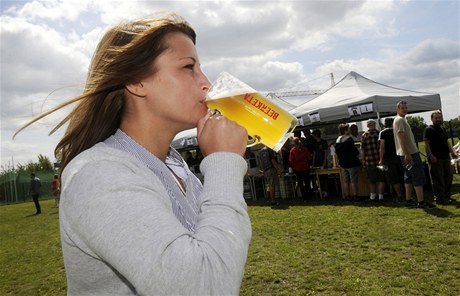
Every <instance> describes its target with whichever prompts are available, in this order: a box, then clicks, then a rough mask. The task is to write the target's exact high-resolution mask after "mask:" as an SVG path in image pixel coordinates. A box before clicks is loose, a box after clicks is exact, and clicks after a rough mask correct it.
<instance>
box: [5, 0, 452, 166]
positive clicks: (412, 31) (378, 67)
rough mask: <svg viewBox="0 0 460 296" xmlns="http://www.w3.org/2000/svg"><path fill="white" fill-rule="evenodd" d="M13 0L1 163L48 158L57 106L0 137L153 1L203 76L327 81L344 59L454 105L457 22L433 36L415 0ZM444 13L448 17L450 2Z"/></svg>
mask: <svg viewBox="0 0 460 296" xmlns="http://www.w3.org/2000/svg"><path fill="white" fill-rule="evenodd" d="M21 3H24V4H23V5H20V4H16V6H11V7H10V8H6V9H5V10H4V11H3V13H2V15H1V16H0V18H1V19H0V21H1V24H2V30H1V32H0V34H1V41H2V42H1V45H0V48H1V65H0V66H1V74H2V76H1V93H0V95H1V100H2V102H1V107H2V110H1V129H2V134H1V136H2V139H1V152H2V155H1V157H2V160H1V161H2V163H3V162H4V158H5V157H6V159H8V157H9V154H15V155H19V154H21V155H23V157H24V158H26V160H27V158H29V159H32V158H36V155H38V154H39V153H41V154H46V155H50V158H51V157H52V150H53V149H54V146H55V145H56V143H57V139H58V137H57V136H53V137H50V138H49V137H47V133H48V132H49V131H50V130H51V126H53V125H54V124H56V123H57V122H58V121H59V119H61V118H62V117H63V114H64V113H63V112H60V113H56V114H55V115H53V116H51V117H49V118H46V119H43V120H41V121H40V123H39V124H37V125H34V126H32V127H30V128H29V129H27V130H26V131H24V132H23V133H21V134H20V135H19V136H18V138H17V140H16V142H11V141H10V140H9V139H10V138H11V135H12V132H13V131H14V130H16V129H17V128H18V127H19V126H20V125H21V124H23V123H24V122H25V121H27V120H28V119H31V118H32V117H33V116H35V115H37V114H38V113H40V112H41V111H42V110H46V109H48V108H51V107H52V106H55V105H57V104H58V103H59V102H62V101H63V100H65V99H68V98H70V97H72V96H74V95H76V94H77V93H78V91H79V90H81V87H82V86H83V84H84V81H85V77H86V71H87V67H88V64H89V61H90V59H91V56H92V53H93V51H94V48H95V47H96V43H97V42H98V40H99V39H100V38H101V36H102V34H103V32H104V31H105V30H106V26H107V25H113V24H114V23H116V22H118V21H120V20H125V19H132V18H137V17H143V16H152V15H155V14H156V12H157V11H175V12H177V13H178V14H180V15H182V16H184V17H185V18H186V19H187V20H188V21H189V22H190V23H191V24H192V26H193V27H194V28H195V30H196V31H197V34H198V38H197V48H198V52H199V54H200V58H201V62H202V65H203V69H204V70H205V72H206V73H207V74H208V76H209V78H211V79H213V78H215V77H216V76H217V74H218V73H219V72H221V71H228V72H230V73H232V74H234V75H235V76H237V77H239V78H241V79H242V80H243V81H245V82H247V83H248V84H250V85H251V86H253V87H254V88H257V89H260V90H262V91H270V90H272V91H273V90H278V89H283V88H291V87H294V86H296V87H297V88H298V87H299V86H301V87H305V88H306V89H325V88H328V87H329V86H330V77H329V76H328V74H329V73H334V76H335V80H336V81H338V80H339V79H341V78H342V77H343V76H344V75H345V74H346V73H348V72H349V71H352V70H353V71H356V72H358V73H360V74H362V75H364V76H366V77H368V78H370V79H373V80H375V81H378V82H381V83H385V84H388V85H391V86H395V87H400V88H406V89H411V90H421V91H433V92H438V93H440V94H441V98H442V100H443V109H444V110H443V111H444V112H445V114H446V118H448V117H450V118H452V117H454V116H457V115H458V114H460V106H459V103H458V102H459V89H460V85H459V83H460V82H459V81H460V73H459V69H460V62H459V60H460V58H459V29H458V26H457V28H446V27H444V28H442V34H439V35H440V36H442V38H443V39H433V37H432V36H434V35H436V32H437V31H436V32H427V28H429V29H431V30H434V26H433V25H429V24H427V22H426V19H417V17H416V15H417V14H416V10H417V9H419V8H423V7H425V5H424V3H423V2H422V3H418V2H417V1H89V0H88V1H82V0H69V1H64V0H59V1H49V0H46V1H45V0H40V1H39V0H35V1H29V2H21ZM452 3H453V4H452ZM2 5H3V3H2ZM439 5H443V4H442V3H441V4H439ZM445 5H448V6H449V9H448V10H447V12H450V13H452V12H453V11H454V10H455V9H456V8H458V3H455V2H450V3H446V4H445ZM452 5H453V7H452ZM457 10H458V9H457ZM424 13H425V14H426V13H427V12H426V11H424ZM452 17H454V18H455V17H456V18H457V20H458V19H459V14H458V12H457V13H456V14H455V13H454V14H452ZM457 24H458V22H457ZM402 28H405V29H402ZM451 32H453V34H452V33H451ZM317 77H322V78H321V79H316V78H317ZM55 90H56V92H53V91H55ZM29 139H30V141H29ZM18 157H19V156H18Z"/></svg>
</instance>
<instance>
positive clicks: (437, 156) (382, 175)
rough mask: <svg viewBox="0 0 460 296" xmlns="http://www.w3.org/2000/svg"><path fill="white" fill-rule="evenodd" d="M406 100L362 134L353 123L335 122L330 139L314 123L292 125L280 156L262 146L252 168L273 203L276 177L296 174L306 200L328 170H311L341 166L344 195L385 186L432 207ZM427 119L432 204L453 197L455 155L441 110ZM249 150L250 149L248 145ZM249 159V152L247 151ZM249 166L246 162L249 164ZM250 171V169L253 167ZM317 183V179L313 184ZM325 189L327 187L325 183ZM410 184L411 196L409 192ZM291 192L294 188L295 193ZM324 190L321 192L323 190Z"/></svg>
mask: <svg viewBox="0 0 460 296" xmlns="http://www.w3.org/2000/svg"><path fill="white" fill-rule="evenodd" d="M407 111H408V106H407V103H406V102H403V101H401V102H399V103H398V104H397V106H396V112H397V115H396V117H394V118H393V117H388V118H385V119H384V122H383V129H381V130H380V129H379V128H378V126H379V124H378V122H377V121H376V120H374V119H369V120H368V121H367V122H366V126H367V130H366V131H364V132H362V133H361V134H360V133H359V132H358V128H357V125H356V124H351V125H349V124H346V123H344V124H340V125H339V126H338V132H339V136H338V137H337V139H335V140H334V141H331V144H330V145H329V144H328V141H326V140H325V139H323V138H322V136H321V131H320V130H319V129H315V130H313V132H311V131H310V130H309V129H306V130H303V131H302V132H303V135H302V132H301V131H295V132H294V135H293V137H292V138H290V139H289V140H288V141H287V142H286V144H285V145H284V147H283V149H282V150H281V151H280V153H279V157H277V156H276V154H275V153H274V152H273V151H271V150H270V149H268V148H267V147H263V148H262V149H261V150H260V151H259V153H258V157H257V158H256V159H257V167H258V170H256V173H255V174H257V173H259V172H260V173H262V174H263V176H264V177H265V181H266V182H265V183H266V184H267V186H268V191H269V192H268V198H269V201H270V202H271V204H272V205H279V203H280V196H281V194H280V178H281V177H282V176H284V175H286V174H290V175H295V179H296V189H298V190H294V192H298V195H299V197H301V198H302V200H304V201H308V200H309V199H311V198H312V197H313V195H314V192H315V191H317V190H319V188H322V189H326V188H327V187H328V186H327V185H328V184H327V183H328V177H327V175H319V176H318V177H319V178H318V179H316V178H312V174H311V173H312V171H313V170H315V169H324V168H330V167H340V168H341V169H342V170H343V171H342V173H343V179H344V182H343V184H342V186H341V188H342V190H343V196H344V199H345V200H348V201H362V200H370V201H383V200H384V199H386V198H387V197H385V195H386V193H387V191H389V193H390V194H391V195H392V196H393V200H395V201H397V202H404V203H405V205H406V206H407V207H417V208H422V209H431V208H434V207H435V205H433V204H432V203H429V202H427V201H425V198H424V192H423V190H424V185H425V184H426V182H427V179H426V172H425V165H424V164H423V162H422V158H421V155H420V151H419V149H418V146H417V143H416V142H415V137H414V134H413V132H412V129H411V127H410V125H409V124H408V122H407V120H406V118H405V116H406V114H407ZM431 120H432V124H431V125H429V126H428V127H427V128H426V129H425V131H424V136H423V140H424V143H425V147H426V153H427V155H426V157H427V161H428V172H429V180H428V181H431V185H432V188H433V195H434V201H435V203H437V204H449V203H452V201H453V200H452V197H451V186H452V180H453V173H452V167H451V157H452V159H456V158H458V155H457V153H456V152H455V151H454V148H453V147H452V146H451V145H450V143H449V138H448V136H447V133H446V131H445V129H444V128H443V127H442V123H443V118H442V113H441V112H440V111H435V112H433V113H432V115H431ZM248 151H250V150H249V149H248ZM250 154H251V155H252V156H251V159H252V158H253V157H254V158H255V156H254V153H252V152H251V153H250ZM250 167H251V165H250ZM249 171H250V173H252V174H254V171H252V172H251V169H250V170H249ZM361 171H363V172H364V176H365V178H366V180H365V183H366V184H367V186H368V191H369V196H362V194H361V195H360V194H359V192H358V191H359V188H358V187H359V186H358V181H359V180H358V179H359V177H361V178H362V174H360V172H361ZM318 183H319V184H318ZM326 190H327V189H326ZM414 190H415V198H413V196H412V193H413V191H414ZM294 194H295V193H294ZM327 194H328V193H327V191H323V192H322V196H327Z"/></svg>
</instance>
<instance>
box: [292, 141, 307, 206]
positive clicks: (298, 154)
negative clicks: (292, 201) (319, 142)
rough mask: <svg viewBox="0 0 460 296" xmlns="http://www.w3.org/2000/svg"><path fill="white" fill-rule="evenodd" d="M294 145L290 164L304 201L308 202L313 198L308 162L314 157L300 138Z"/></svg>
mask: <svg viewBox="0 0 460 296" xmlns="http://www.w3.org/2000/svg"><path fill="white" fill-rule="evenodd" d="M293 143H294V147H292V148H291V151H290V153H289V164H290V166H291V168H292V170H293V171H294V174H295V175H296V178H297V184H298V185H299V188H300V193H301V194H302V199H303V200H304V201H307V200H308V199H310V198H311V196H312V192H311V191H312V190H311V186H310V167H309V165H308V161H309V160H310V159H312V155H311V153H310V151H309V150H308V148H307V147H306V146H304V145H303V144H302V142H301V140H300V138H298V137H295V138H294V140H293Z"/></svg>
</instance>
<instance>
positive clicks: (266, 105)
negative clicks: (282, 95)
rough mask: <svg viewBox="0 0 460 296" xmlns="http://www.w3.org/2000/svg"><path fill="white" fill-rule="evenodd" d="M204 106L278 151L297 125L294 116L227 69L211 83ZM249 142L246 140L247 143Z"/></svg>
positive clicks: (254, 139) (255, 139)
mask: <svg viewBox="0 0 460 296" xmlns="http://www.w3.org/2000/svg"><path fill="white" fill-rule="evenodd" d="M206 105H207V106H208V108H209V109H210V110H211V111H218V112H219V113H221V114H222V115H224V116H226V117H227V118H229V119H231V120H233V121H236V122H237V123H238V124H240V125H241V126H243V127H245V128H246V130H247V132H248V135H249V136H250V137H251V138H252V139H253V140H252V142H253V143H251V144H257V143H258V142H261V143H262V144H264V145H265V146H267V147H269V148H271V149H273V150H274V151H275V152H278V151H279V150H280V149H281V147H283V145H284V143H285V142H286V140H287V139H288V138H289V136H290V134H291V132H292V131H293V130H294V128H295V127H296V126H297V123H298V121H297V118H295V117H294V116H293V115H292V114H290V113H289V112H287V111H286V110H284V109H282V108H281V107H280V106H278V105H277V104H275V103H274V102H272V101H270V100H269V99H267V98H265V97H264V96H262V95H261V94H260V93H258V92H257V91H256V90H254V89H253V88H251V87H250V86H248V85H246V84H245V83H243V82H241V81H240V80H238V79H237V78H235V77H233V76H232V75H230V74H229V73H227V72H223V73H221V74H219V76H218V77H217V79H216V81H215V82H214V83H213V85H212V88H211V90H210V92H209V93H208V98H207V99H206ZM248 143H249V142H248Z"/></svg>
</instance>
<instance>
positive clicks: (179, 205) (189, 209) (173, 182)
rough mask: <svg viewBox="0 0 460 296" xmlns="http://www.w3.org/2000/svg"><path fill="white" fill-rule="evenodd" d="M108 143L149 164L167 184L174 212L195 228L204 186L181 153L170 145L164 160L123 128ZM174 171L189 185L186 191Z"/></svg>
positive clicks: (191, 228)
mask: <svg viewBox="0 0 460 296" xmlns="http://www.w3.org/2000/svg"><path fill="white" fill-rule="evenodd" d="M104 143H105V144H107V145H108V146H109V147H112V148H115V149H118V150H122V151H125V152H127V153H129V154H131V155H132V156H134V157H135V158H137V159H138V160H139V161H141V162H142V163H143V164H145V165H146V166H147V167H148V168H149V169H150V170H151V171H152V172H153V173H154V174H155V175H156V176H157V177H158V178H159V179H160V181H161V182H162V183H163V185H164V187H165V189H166V191H167V192H168V195H169V198H170V200H171V205H172V209H173V212H174V215H175V216H176V217H177V219H178V220H179V221H180V222H181V224H182V225H183V226H184V227H185V228H186V229H188V230H190V231H192V232H193V231H195V229H196V224H197V220H198V213H199V197H200V194H201V192H202V189H203V185H202V184H201V182H200V180H199V179H198V178H197V177H196V176H195V175H194V174H193V173H192V172H191V171H190V170H189V168H188V166H187V164H186V163H185V161H184V159H183V158H182V156H181V155H180V154H179V152H177V151H176V150H175V149H174V148H172V147H170V148H169V152H168V155H167V157H166V161H165V162H163V161H161V160H160V159H159V158H158V157H156V156H155V155H153V154H152V153H151V152H150V151H148V150H147V149H145V148H144V147H143V146H142V145H140V144H139V143H137V142H136V141H134V140H133V139H132V138H131V137H129V136H128V135H127V134H125V133H124V132H123V131H121V130H120V129H118V130H117V132H116V133H115V134H114V135H112V136H111V137H109V138H108V139H107V140H105V141H104ZM171 171H173V172H174V174H176V176H178V177H179V178H180V179H181V180H182V183H183V184H185V192H184V191H183V189H182V187H181V186H180V185H179V183H178V180H177V179H176V177H175V176H174V175H173V173H172V172H171Z"/></svg>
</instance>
